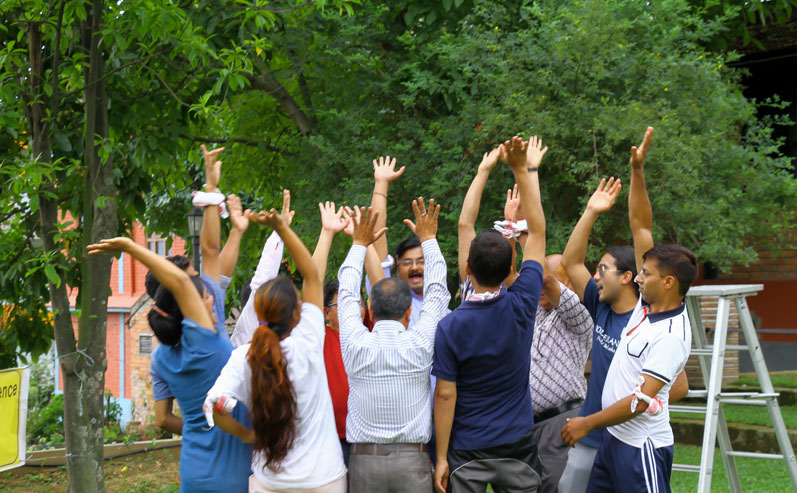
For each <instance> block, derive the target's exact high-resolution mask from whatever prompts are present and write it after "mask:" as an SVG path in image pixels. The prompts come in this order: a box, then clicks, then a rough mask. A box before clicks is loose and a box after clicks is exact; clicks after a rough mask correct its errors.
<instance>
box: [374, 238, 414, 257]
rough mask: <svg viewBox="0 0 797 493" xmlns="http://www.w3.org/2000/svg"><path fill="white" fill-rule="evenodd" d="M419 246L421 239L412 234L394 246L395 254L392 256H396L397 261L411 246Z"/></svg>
mask: <svg viewBox="0 0 797 493" xmlns="http://www.w3.org/2000/svg"><path fill="white" fill-rule="evenodd" d="M420 247H421V240H419V239H418V237H417V236H412V237H410V238H407V239H406V240H404V241H402V242H401V243H399V244H398V245H397V246H396V251H395V255H393V256H394V257H395V258H396V262H398V261H399V260H401V257H403V256H404V254H405V253H406V252H407V250H410V249H412V248H420ZM379 260H382V259H379Z"/></svg>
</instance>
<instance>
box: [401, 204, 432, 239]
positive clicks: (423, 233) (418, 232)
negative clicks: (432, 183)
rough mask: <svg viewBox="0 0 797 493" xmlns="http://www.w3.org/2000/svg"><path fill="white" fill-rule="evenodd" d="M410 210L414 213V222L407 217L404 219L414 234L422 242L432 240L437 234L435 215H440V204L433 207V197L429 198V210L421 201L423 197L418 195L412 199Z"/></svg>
mask: <svg viewBox="0 0 797 493" xmlns="http://www.w3.org/2000/svg"><path fill="white" fill-rule="evenodd" d="M412 212H414V213H415V223H413V222H412V221H410V220H409V219H405V220H404V224H406V225H407V227H408V228H410V230H412V232H413V233H415V236H417V237H418V239H419V240H421V243H423V242H424V241H426V240H433V239H435V237H436V236H437V217H438V216H439V215H440V206H439V205H438V206H437V207H435V204H434V199H429V211H428V212H427V210H426V205H424V203H423V197H418V199H417V200H413V201H412Z"/></svg>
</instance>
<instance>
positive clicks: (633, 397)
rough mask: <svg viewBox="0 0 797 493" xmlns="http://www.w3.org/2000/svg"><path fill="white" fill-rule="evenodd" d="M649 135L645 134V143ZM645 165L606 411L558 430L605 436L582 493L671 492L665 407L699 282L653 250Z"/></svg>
mask: <svg viewBox="0 0 797 493" xmlns="http://www.w3.org/2000/svg"><path fill="white" fill-rule="evenodd" d="M652 132H653V129H652V128H650V127H648V130H647V132H646V135H645V141H649V135H650V134H652ZM636 152H637V149H636V148H632V154H634V153H636ZM643 164H644V163H643V162H640V161H639V160H636V161H635V160H633V159H632V160H631V191H630V193H629V196H628V213H629V220H630V223H631V233H632V236H633V238H634V254H635V257H636V264H637V268H638V271H639V274H638V275H637V277H636V279H635V281H636V282H637V284H638V285H639V293H640V298H639V301H638V302H637V305H636V308H635V309H634V313H633V314H632V315H631V319H630V320H629V322H628V325H627V326H626V327H625V329H624V330H623V332H622V334H621V338H620V343H619V345H618V347H617V351H616V352H615V355H614V357H613V358H612V362H611V365H610V366H609V371H608V372H607V376H606V383H605V385H604V387H603V394H602V408H603V409H602V410H601V411H599V412H596V413H593V414H590V415H588V416H585V417H578V418H572V419H570V420H568V424H567V425H566V426H565V427H564V428H562V439H563V440H564V441H565V442H566V443H568V444H570V445H574V444H575V442H576V441H578V440H580V439H581V438H583V437H584V436H586V435H587V434H588V433H589V432H590V431H592V430H594V429H599V428H607V431H608V433H604V435H603V438H602V442H601V445H600V448H599V450H598V453H597V455H596V456H595V462H594V463H593V467H592V471H591V472H590V476H589V481H588V484H587V492H598V491H607V492H609V491H611V492H615V491H617V492H637V491H648V492H652V491H659V490H661V491H670V473H671V471H672V454H673V442H674V440H673V434H672V429H671V428H670V422H669V411H668V407H667V402H668V399H669V391H670V388H671V387H672V384H673V383H674V382H675V378H676V377H677V376H678V375H679V374H680V373H681V372H682V371H683V369H684V367H685V366H686V360H687V358H688V357H689V350H690V347H691V342H692V341H691V334H692V332H691V327H690V325H689V317H688V316H687V312H686V305H685V304H684V296H685V295H686V292H687V291H688V290H689V286H690V284H691V283H692V282H693V281H694V279H695V277H696V276H697V260H696V259H695V256H694V254H693V253H692V252H691V251H689V250H688V249H687V248H685V247H682V246H679V245H659V246H653V235H652V233H651V230H652V226H653V210H652V208H651V205H650V199H649V197H648V193H647V188H646V186H645V173H644V168H643Z"/></svg>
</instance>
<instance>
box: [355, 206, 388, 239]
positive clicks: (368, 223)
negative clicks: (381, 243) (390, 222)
mask: <svg viewBox="0 0 797 493" xmlns="http://www.w3.org/2000/svg"><path fill="white" fill-rule="evenodd" d="M378 216H379V211H374V210H372V209H371V207H369V208H368V209H366V208H365V207H356V206H355V207H354V216H353V217H352V222H353V223H354V232H353V234H352V239H353V243H354V244H355V245H362V246H368V245H370V244H371V243H373V242H375V241H376V240H378V239H379V237H380V236H382V235H383V234H385V231H387V228H382V229H380V230H379V231H374V230H375V229H376V218H377V217H378Z"/></svg>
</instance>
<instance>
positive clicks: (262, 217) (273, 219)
mask: <svg viewBox="0 0 797 493" xmlns="http://www.w3.org/2000/svg"><path fill="white" fill-rule="evenodd" d="M249 220H250V221H252V222H253V223H255V224H260V225H263V226H271V227H272V228H274V229H278V228H280V227H281V226H285V227H287V224H285V221H283V220H282V215H281V214H278V213H277V209H274V208H272V209H271V210H269V211H268V212H266V211H260V212H253V213H251V214H250V215H249Z"/></svg>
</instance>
